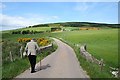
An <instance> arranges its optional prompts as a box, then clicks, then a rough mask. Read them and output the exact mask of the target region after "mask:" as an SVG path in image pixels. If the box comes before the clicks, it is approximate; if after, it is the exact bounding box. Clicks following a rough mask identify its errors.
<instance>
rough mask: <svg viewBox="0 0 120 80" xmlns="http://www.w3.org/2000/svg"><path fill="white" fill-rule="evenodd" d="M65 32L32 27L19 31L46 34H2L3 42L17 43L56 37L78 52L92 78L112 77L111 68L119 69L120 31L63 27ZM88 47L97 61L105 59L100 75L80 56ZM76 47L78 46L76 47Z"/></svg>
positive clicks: (78, 56) (97, 68)
mask: <svg viewBox="0 0 120 80" xmlns="http://www.w3.org/2000/svg"><path fill="white" fill-rule="evenodd" d="M62 28H63V29H64V31H60V32H46V31H50V29H51V27H32V28H23V29H17V30H21V31H22V30H35V31H45V32H44V33H36V34H11V31H9V32H7V31H4V32H3V34H2V39H3V40H8V41H11V42H13V43H14V42H16V41H17V40H18V38H42V37H45V38H49V37H56V38H59V39H61V40H62V41H64V42H66V43H67V44H69V45H70V46H71V47H72V48H73V49H74V50H75V52H76V56H77V58H78V60H79V61H80V63H81V64H80V65H81V66H82V67H83V68H84V69H85V70H86V71H87V72H88V74H89V75H90V76H91V77H92V78H94V77H95V78H99V77H101V78H105V77H111V73H110V69H108V68H109V67H114V68H118V29H115V28H108V27H105V28H103V27H102V28H100V29H99V30H80V29H79V27H70V26H67V27H62ZM84 44H86V45H87V51H88V52H89V53H90V54H91V55H93V56H94V57H96V58H97V59H99V60H100V59H101V58H102V59H103V60H104V63H105V64H106V67H105V71H103V73H102V74H101V73H99V67H98V66H96V65H95V66H93V64H91V63H87V62H86V61H85V60H84V59H82V57H81V56H80V51H79V50H80V49H79V48H80V46H81V45H84ZM76 45H78V46H77V47H76ZM94 68H95V69H94Z"/></svg>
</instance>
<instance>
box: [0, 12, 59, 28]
mask: <svg viewBox="0 0 120 80" xmlns="http://www.w3.org/2000/svg"><path fill="white" fill-rule="evenodd" d="M57 19H59V17H58V16H40V15H28V16H26V17H23V16H9V15H5V14H0V25H2V28H3V29H4V30H5V29H8V27H9V29H17V28H22V27H26V26H32V25H36V24H43V23H47V22H50V21H54V20H57Z"/></svg>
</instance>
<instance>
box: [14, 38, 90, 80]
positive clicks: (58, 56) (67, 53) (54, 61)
mask: <svg viewBox="0 0 120 80" xmlns="http://www.w3.org/2000/svg"><path fill="white" fill-rule="evenodd" d="M53 39H54V40H55V42H56V43H57V44H58V49H57V50H56V51H55V52H53V53H52V54H51V55H49V56H47V57H46V58H44V59H43V60H42V70H40V66H39V65H40V64H39V63H38V64H37V65H36V70H37V72H36V73H30V69H28V70H26V71H25V72H23V73H22V74H20V75H18V76H17V77H16V78H89V76H88V75H87V74H86V73H85V71H83V69H82V68H81V66H79V62H78V60H77V58H76V55H75V52H74V50H73V49H72V48H71V47H70V46H68V45H67V44H65V43H63V42H61V41H60V40H58V39H55V38H53Z"/></svg>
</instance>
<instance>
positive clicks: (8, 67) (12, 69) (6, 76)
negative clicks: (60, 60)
mask: <svg viewBox="0 0 120 80" xmlns="http://www.w3.org/2000/svg"><path fill="white" fill-rule="evenodd" d="M56 49H57V45H56V44H53V47H52V48H49V49H48V50H46V51H42V52H41V54H38V55H37V59H36V60H37V62H39V61H40V60H42V59H43V58H45V57H46V56H48V55H49V54H51V53H52V52H54V51H55V50H56ZM29 67H30V64H29V60H28V58H27V57H24V58H23V59H18V60H15V61H14V62H9V63H4V64H3V66H2V80H11V79H13V78H14V77H15V76H17V75H19V74H20V73H22V72H24V71H25V70H26V69H28V68H29Z"/></svg>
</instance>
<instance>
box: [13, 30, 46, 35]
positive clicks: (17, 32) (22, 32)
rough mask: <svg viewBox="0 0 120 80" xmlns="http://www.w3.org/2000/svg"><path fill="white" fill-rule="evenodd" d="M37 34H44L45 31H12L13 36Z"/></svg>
mask: <svg viewBox="0 0 120 80" xmlns="http://www.w3.org/2000/svg"><path fill="white" fill-rule="evenodd" d="M36 33H44V31H33V30H31V31H30V30H23V31H12V34H36Z"/></svg>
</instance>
